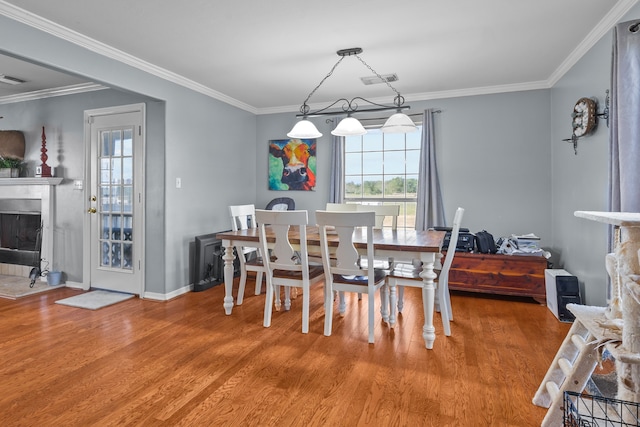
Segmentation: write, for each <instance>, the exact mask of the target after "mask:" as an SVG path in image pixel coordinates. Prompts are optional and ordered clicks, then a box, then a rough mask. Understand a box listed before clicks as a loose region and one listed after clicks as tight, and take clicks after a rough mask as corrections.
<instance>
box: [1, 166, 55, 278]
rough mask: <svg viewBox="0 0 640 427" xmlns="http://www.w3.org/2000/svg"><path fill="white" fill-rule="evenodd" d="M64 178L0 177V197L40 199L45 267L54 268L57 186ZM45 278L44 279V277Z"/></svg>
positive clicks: (42, 258) (42, 253)
mask: <svg viewBox="0 0 640 427" xmlns="http://www.w3.org/2000/svg"><path fill="white" fill-rule="evenodd" d="M61 182H62V178H55V177H54V178H34V177H28V178H0V199H32V200H40V206H41V209H40V219H41V220H42V241H41V248H40V258H41V262H42V266H43V268H49V269H52V268H54V259H53V256H54V254H53V226H54V213H55V200H54V199H55V191H54V190H55V186H56V185H58V184H60V183H61ZM43 280H44V279H43Z"/></svg>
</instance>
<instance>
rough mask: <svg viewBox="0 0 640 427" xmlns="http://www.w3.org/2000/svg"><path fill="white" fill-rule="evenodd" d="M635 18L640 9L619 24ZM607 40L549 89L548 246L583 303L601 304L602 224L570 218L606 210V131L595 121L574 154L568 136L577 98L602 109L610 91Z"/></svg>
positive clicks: (603, 273)
mask: <svg viewBox="0 0 640 427" xmlns="http://www.w3.org/2000/svg"><path fill="white" fill-rule="evenodd" d="M638 18H640V5H636V6H634V7H633V8H632V9H631V10H630V11H629V13H627V15H626V16H625V17H624V18H623V19H622V20H621V21H620V22H624V21H628V20H632V19H638ZM611 46H612V36H611V32H609V33H608V34H607V35H606V36H604V37H603V38H602V39H601V40H600V41H599V42H598V43H597V44H596V45H595V46H594V47H593V48H592V49H591V50H590V51H589V52H588V53H587V54H586V55H584V56H583V57H582V58H581V59H580V61H579V62H578V63H577V64H576V65H575V66H574V67H573V68H572V69H571V70H570V71H569V72H568V73H566V74H565V75H564V76H563V78H562V79H561V80H560V81H559V82H558V83H557V84H556V85H555V86H554V88H553V90H552V102H551V148H552V151H551V162H552V177H553V179H552V185H553V201H552V208H551V216H552V218H553V235H554V241H553V247H554V249H555V250H556V251H557V252H558V254H559V258H560V265H561V266H562V268H565V269H566V270H567V271H569V272H570V273H571V274H573V275H575V276H577V277H578V279H579V281H580V283H581V286H582V287H583V291H584V296H585V300H586V303H587V304H590V305H600V306H601V305H605V304H606V289H607V281H608V276H607V273H606V270H605V255H606V254H607V252H608V250H607V249H608V248H607V228H608V227H607V225H605V224H601V223H597V222H593V221H588V220H585V219H581V218H576V217H575V216H574V212H575V211H578V210H586V211H607V210H608V205H607V194H608V193H607V192H608V158H609V150H608V144H609V142H608V141H609V134H608V132H609V129H608V128H607V126H606V123H605V121H604V120H599V123H598V128H597V130H596V132H595V133H594V134H592V135H590V136H587V137H583V138H580V140H579V142H578V155H574V153H573V146H572V144H568V143H566V142H561V140H562V139H563V138H568V137H569V136H570V135H571V117H570V114H571V112H572V111H573V106H574V104H575V103H576V102H577V101H578V99H580V98H582V97H595V98H597V99H598V104H599V111H602V110H603V109H604V103H605V91H606V90H607V89H609V88H610V85H611V83H610V74H611Z"/></svg>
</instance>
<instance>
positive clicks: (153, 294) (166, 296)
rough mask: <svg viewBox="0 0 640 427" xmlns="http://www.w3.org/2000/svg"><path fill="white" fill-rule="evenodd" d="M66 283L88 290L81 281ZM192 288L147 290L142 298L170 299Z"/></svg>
mask: <svg viewBox="0 0 640 427" xmlns="http://www.w3.org/2000/svg"><path fill="white" fill-rule="evenodd" d="M64 285H65V286H67V287H69V288H74V289H82V290H87V289H86V288H85V285H84V284H83V283H79V282H65V283H64ZM192 290H193V285H187V286H183V287H182V288H180V289H176V290H175V291H172V292H169V293H168V294H160V293H157V292H145V293H144V294H143V295H141V298H143V299H150V300H155V301H168V300H170V299H173V298H176V297H179V296H180V295H182V294H186V293H187V292H191V291H192Z"/></svg>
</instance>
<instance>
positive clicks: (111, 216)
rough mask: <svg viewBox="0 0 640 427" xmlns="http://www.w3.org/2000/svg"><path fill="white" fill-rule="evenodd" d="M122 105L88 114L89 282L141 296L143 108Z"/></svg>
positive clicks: (102, 287) (100, 287) (96, 285)
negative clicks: (89, 147)
mask: <svg viewBox="0 0 640 427" xmlns="http://www.w3.org/2000/svg"><path fill="white" fill-rule="evenodd" d="M121 108H122V109H124V110H125V111H122V112H119V111H118V109H108V110H105V111H104V112H103V113H102V114H101V110H92V111H91V112H87V113H88V114H89V117H88V126H89V129H90V131H89V134H90V139H91V155H90V160H89V162H90V169H91V172H90V178H89V179H90V183H91V185H90V186H88V188H90V192H89V208H88V210H87V211H88V215H89V218H90V220H89V222H90V225H89V229H90V230H91V232H90V234H91V236H90V239H89V240H90V243H89V245H90V251H89V252H90V258H91V259H90V277H91V278H90V284H91V287H93V288H99V289H107V290H113V291H120V292H127V293H132V294H142V292H143V286H142V283H143V273H142V250H143V244H142V236H143V233H142V228H143V227H142V224H143V218H144V215H143V200H144V199H143V194H142V190H143V185H142V182H143V179H142V177H143V170H142V165H143V155H144V142H143V141H144V132H143V123H144V106H143V105H135V106H129V107H121ZM132 108H133V109H134V110H133V111H131V109H132ZM87 113H86V114H87ZM85 253H86V252H85Z"/></svg>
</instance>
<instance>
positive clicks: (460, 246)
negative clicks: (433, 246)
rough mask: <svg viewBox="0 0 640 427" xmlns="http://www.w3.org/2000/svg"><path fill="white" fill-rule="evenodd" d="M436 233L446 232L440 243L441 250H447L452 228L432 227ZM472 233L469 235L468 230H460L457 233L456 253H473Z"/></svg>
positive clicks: (473, 241)
mask: <svg viewBox="0 0 640 427" xmlns="http://www.w3.org/2000/svg"><path fill="white" fill-rule="evenodd" d="M433 229H434V230H436V231H446V234H445V235H444V240H443V242H442V249H444V250H447V248H448V247H449V241H450V240H451V231H452V227H433ZM474 243H475V240H474V236H473V233H469V229H468V228H460V230H459V232H458V241H457V242H456V252H473V247H474Z"/></svg>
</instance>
